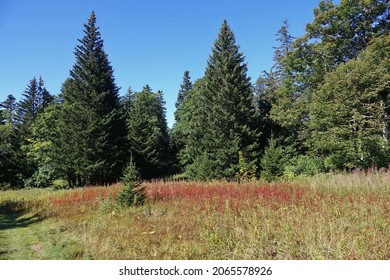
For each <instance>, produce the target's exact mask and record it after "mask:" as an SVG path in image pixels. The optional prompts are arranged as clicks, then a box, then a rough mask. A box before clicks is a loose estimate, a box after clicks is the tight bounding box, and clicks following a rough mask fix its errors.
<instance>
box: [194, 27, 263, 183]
mask: <svg viewBox="0 0 390 280" xmlns="http://www.w3.org/2000/svg"><path fill="white" fill-rule="evenodd" d="M246 72H247V66H246V64H245V63H244V56H243V55H242V54H241V53H240V52H239V47H238V46H237V45H236V42H235V36H234V34H233V32H232V30H231V29H230V27H229V25H228V24H227V22H226V20H225V21H224V22H223V24H222V27H221V29H220V32H219V35H218V38H217V40H216V41H215V43H214V47H213V49H212V54H211V56H210V58H209V60H208V66H207V69H206V73H205V81H204V83H205V86H204V91H203V92H201V94H199V96H198V101H197V102H198V103H200V104H199V105H200V106H197V107H196V108H198V109H196V110H198V112H197V113H195V115H197V116H200V117H201V119H200V120H199V122H198V123H197V124H195V126H196V127H195V130H198V131H197V132H194V133H192V134H191V135H190V138H191V137H192V135H194V136H196V137H198V136H199V135H202V136H201V138H200V139H188V140H189V141H188V144H187V145H189V147H187V151H191V152H190V155H189V156H190V158H192V164H190V165H189V166H188V167H187V173H189V175H190V176H192V177H196V178H199V179H205V178H206V179H207V178H227V179H233V178H234V177H235V176H236V174H237V173H238V171H239V169H242V168H247V169H253V168H254V166H255V165H256V160H257V156H258V154H257V149H258V147H257V142H256V140H257V138H258V136H259V132H258V131H257V130H256V122H257V112H256V109H255V107H254V102H253V94H252V90H251V83H250V79H249V77H248V76H247V73H246ZM243 165H246V166H245V167H243Z"/></svg>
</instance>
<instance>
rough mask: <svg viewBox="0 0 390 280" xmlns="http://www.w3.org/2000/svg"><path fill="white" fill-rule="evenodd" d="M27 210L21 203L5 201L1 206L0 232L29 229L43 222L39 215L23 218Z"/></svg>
mask: <svg viewBox="0 0 390 280" xmlns="http://www.w3.org/2000/svg"><path fill="white" fill-rule="evenodd" d="M24 215H25V209H24V207H23V205H22V204H21V203H18V202H14V201H4V202H2V203H1V204H0V231H1V230H6V229H12V228H18V227H27V226H29V225H31V224H34V223H38V222H40V221H42V220H43V217H42V216H41V215H39V214H34V215H32V216H28V217H23V216H24Z"/></svg>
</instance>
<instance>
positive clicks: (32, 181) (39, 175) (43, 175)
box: [24, 164, 55, 188]
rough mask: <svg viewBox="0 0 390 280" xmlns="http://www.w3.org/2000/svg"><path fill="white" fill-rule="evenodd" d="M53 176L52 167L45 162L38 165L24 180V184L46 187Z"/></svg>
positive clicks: (28, 186)
mask: <svg viewBox="0 0 390 280" xmlns="http://www.w3.org/2000/svg"><path fill="white" fill-rule="evenodd" d="M54 177H55V170H54V168H53V167H52V166H51V165H49V164H45V165H42V166H40V167H39V168H38V170H37V171H36V172H35V173H34V174H33V175H32V176H31V177H30V178H28V179H26V180H24V186H25V187H27V188H47V187H49V186H50V185H51V183H52V181H53V179H54Z"/></svg>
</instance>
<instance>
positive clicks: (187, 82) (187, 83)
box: [175, 70, 193, 121]
mask: <svg viewBox="0 0 390 280" xmlns="http://www.w3.org/2000/svg"><path fill="white" fill-rule="evenodd" d="M192 88H193V85H192V82H191V77H190V72H189V71H188V70H186V71H184V76H183V82H182V83H181V85H180V90H179V93H178V95H177V101H176V103H175V106H176V110H177V109H179V108H180V105H181V104H182V103H183V101H184V100H185V99H186V97H187V95H188V92H189V91H190V90H192ZM175 118H176V115H175ZM176 121H177V120H176Z"/></svg>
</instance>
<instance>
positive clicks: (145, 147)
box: [124, 85, 172, 179]
mask: <svg viewBox="0 0 390 280" xmlns="http://www.w3.org/2000/svg"><path fill="white" fill-rule="evenodd" d="M164 105H165V102H164V100H163V93H162V92H161V91H158V92H156V93H154V92H152V90H151V88H150V87H149V86H148V85H147V86H145V87H144V88H143V90H142V91H141V92H136V93H134V94H133V93H131V92H130V93H128V96H127V98H126V101H125V105H124V106H126V108H129V109H128V110H129V114H128V115H127V116H126V124H127V130H128V135H127V139H128V141H129V143H130V145H129V146H130V147H131V151H132V153H133V155H134V160H135V162H136V164H137V166H138V167H139V170H140V173H141V176H142V178H146V179H150V178H158V177H164V176H165V175H167V173H168V172H169V170H168V169H169V167H170V162H171V160H172V159H171V154H170V149H169V147H170V143H169V135H168V126H167V122H166V116H165V108H164Z"/></svg>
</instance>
